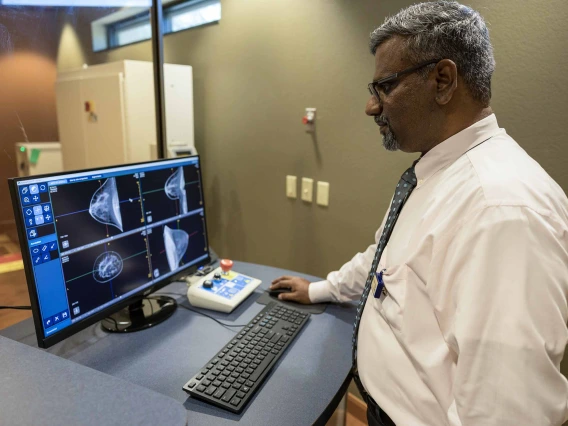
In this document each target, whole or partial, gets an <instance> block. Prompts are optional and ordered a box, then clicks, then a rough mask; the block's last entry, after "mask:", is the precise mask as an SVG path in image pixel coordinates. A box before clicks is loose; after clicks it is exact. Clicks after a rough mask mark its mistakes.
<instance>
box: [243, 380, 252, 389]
mask: <svg viewBox="0 0 568 426" xmlns="http://www.w3.org/2000/svg"><path fill="white" fill-rule="evenodd" d="M245 385H246V386H248V387H253V386H254V383H253V382H251V381H250V380H247V381H246V383H245Z"/></svg>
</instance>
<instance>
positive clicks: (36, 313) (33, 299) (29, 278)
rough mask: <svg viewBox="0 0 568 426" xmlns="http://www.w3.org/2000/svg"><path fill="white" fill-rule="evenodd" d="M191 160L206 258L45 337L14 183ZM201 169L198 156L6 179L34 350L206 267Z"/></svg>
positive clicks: (46, 345)
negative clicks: (198, 190)
mask: <svg viewBox="0 0 568 426" xmlns="http://www.w3.org/2000/svg"><path fill="white" fill-rule="evenodd" d="M191 158H197V160H198V163H199V169H200V174H201V197H202V200H203V211H204V214H203V220H204V223H205V243H206V244H207V258H206V259H203V260H202V261H200V262H197V263H195V264H193V265H191V266H188V267H186V268H182V269H180V271H179V272H177V273H176V274H174V275H171V276H169V277H167V278H164V279H163V280H161V281H159V282H157V283H155V284H153V285H151V286H150V287H146V288H144V290H141V291H139V292H137V293H135V294H133V295H131V296H128V297H127V298H125V299H124V300H122V301H120V302H118V303H116V304H114V305H111V306H109V307H107V308H105V309H103V310H101V311H99V312H96V313H95V314H93V315H91V316H89V317H87V318H85V319H83V320H81V321H79V322H77V323H75V324H71V325H69V326H68V327H65V328H64V329H62V330H61V331H60V332H58V333H55V334H53V335H50V336H45V334H44V329H43V320H42V316H41V309H40V305H39V299H38V295H37V288H36V285H35V276H34V273H33V265H32V260H31V254H30V250H29V246H28V239H27V234H26V232H25V230H26V226H25V223H24V220H23V214H22V206H21V203H20V199H19V189H18V182H20V181H24V180H31V179H43V178H48V177H52V176H62V175H68V174H73V173H83V172H91V171H93V172H96V171H100V170H105V169H111V168H116V167H130V166H132V167H135V166H143V165H146V164H159V163H163V162H167V161H179V160H184V159H191ZM203 181H204V179H203V165H202V164H201V157H200V156H199V154H195V155H188V156H184V157H176V158H164V159H160V160H152V161H143V162H139V163H129V164H118V165H112V166H105V167H97V168H93V169H81V170H70V171H64V172H57V173H47V174H42V175H33V176H22V177H14V178H9V179H8V186H9V189H10V197H11V199H12V208H13V210H14V218H15V220H16V229H17V232H18V238H19V240H20V249H21V251H22V261H23V263H24V272H25V275H26V282H27V285H28V293H29V296H30V305H31V307H32V317H33V320H34V326H35V331H36V337H37V343H38V346H39V347H40V348H49V347H50V346H53V345H55V344H56V343H59V342H61V341H62V340H65V339H67V338H68V337H70V336H72V335H74V334H76V333H78V332H79V331H81V330H84V329H86V328H87V327H89V326H91V325H93V324H95V323H97V322H99V321H101V320H102V319H104V318H106V317H108V316H109V315H111V314H113V313H115V312H118V311H120V310H121V309H123V308H125V307H127V306H128V305H130V304H132V303H133V302H136V301H138V300H140V299H142V298H144V297H146V296H148V295H149V294H151V293H153V292H155V291H157V290H160V289H161V288H164V287H165V286H167V285H168V284H170V283H172V282H174V281H176V280H178V279H179V278H181V277H183V276H186V275H189V274H191V273H193V272H195V271H196V270H197V269H198V268H199V267H201V266H204V265H207V264H209V263H211V249H210V247H209V231H208V228H207V214H205V210H206V204H205V190H204V189H205V188H204V187H203Z"/></svg>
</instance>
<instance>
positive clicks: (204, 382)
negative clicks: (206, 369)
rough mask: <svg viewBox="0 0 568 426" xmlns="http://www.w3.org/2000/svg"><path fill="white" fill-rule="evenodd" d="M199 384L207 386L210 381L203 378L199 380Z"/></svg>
mask: <svg viewBox="0 0 568 426" xmlns="http://www.w3.org/2000/svg"><path fill="white" fill-rule="evenodd" d="M201 384H202V385H203V386H209V385H210V384H211V382H210V381H209V380H208V379H205V380H203V381H202V382H201Z"/></svg>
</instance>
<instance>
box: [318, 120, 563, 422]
mask: <svg viewBox="0 0 568 426" xmlns="http://www.w3.org/2000/svg"><path fill="white" fill-rule="evenodd" d="M489 138H490V139H489ZM542 143H543V144H545V143H546V141H542ZM478 145H479V146H478ZM410 163H411V161H410V160H409V165H410ZM415 170H416V177H417V179H418V185H417V187H416V188H415V189H414V191H413V192H412V194H411V195H410V197H409V198H408V201H407V202H406V204H405V205H404V207H403V209H402V212H401V214H400V217H399V219H398V222H397V223H396V226H395V228H394V230H393V233H392V236H391V238H390V241H389V242H388V245H387V247H386V249H385V251H384V253H383V256H382V258H381V261H380V263H379V268H378V269H377V271H380V270H382V269H386V271H385V272H384V275H383V278H384V283H385V288H386V290H387V293H386V295H385V294H383V295H382V296H381V297H380V298H379V299H376V298H375V297H374V295H373V294H372V293H371V294H369V298H368V299H367V302H366V306H365V310H364V312H363V317H362V319H361V324H360V328H359V340H358V369H359V373H360V377H361V381H362V383H363V385H364V386H365V389H366V390H367V391H368V392H369V394H370V395H371V396H372V397H373V398H374V399H375V401H377V403H378V404H379V406H380V407H381V408H382V409H384V410H385V411H386V412H387V414H388V415H389V416H390V417H391V418H392V419H393V421H394V422H395V423H396V424H397V425H403V426H406V425H436V426H437V425H452V426H455V425H499V426H504V425H514V426H520V425H531V426H536V425H560V424H562V422H563V421H564V420H565V419H567V418H568V381H567V380H566V378H565V377H564V376H563V375H562V374H561V373H560V361H561V360H562V356H563V354H564V349H565V347H566V344H567V341H568V329H567V327H566V321H567V319H568V304H567V297H568V199H567V198H566V195H565V194H564V192H563V191H562V189H561V188H560V187H559V186H558V185H557V184H556V182H554V181H553V180H552V178H551V177H550V176H549V175H548V174H547V173H546V172H545V171H544V170H543V169H542V168H541V167H540V166H539V164H538V163H537V162H535V161H534V160H533V159H532V158H531V157H529V156H528V154H527V153H526V152H525V151H524V150H523V149H522V148H521V147H520V146H519V145H518V144H517V143H516V142H515V141H514V140H513V139H512V138H511V137H510V136H508V135H507V133H506V132H505V130H504V129H500V128H499V127H498V125H497V120H496V118H495V116H494V115H491V116H489V117H487V118H485V119H483V120H481V121H479V122H477V123H475V124H474V125H473V126H471V127H469V128H467V129H465V130H463V131H461V132H460V133H458V134H456V135H454V136H452V137H450V138H449V139H447V140H445V141H444V142H442V143H440V144H439V145H437V146H436V147H434V148H433V149H432V150H430V151H429V152H428V153H426V155H424V157H423V158H421V159H420V161H419V162H418V164H417V165H416V168H415ZM401 173H402V171H401ZM393 189H394V188H393ZM385 218H386V215H385ZM384 222H385V220H384V219H383V224H384ZM382 232H383V225H381V227H380V228H379V230H378V231H377V233H376V235H375V244H372V245H371V246H369V248H367V250H366V251H365V252H364V253H358V254H357V255H355V257H354V258H353V259H352V260H351V261H349V262H347V263H346V264H345V265H343V267H342V268H341V269H340V270H339V271H336V272H332V273H330V274H329V275H328V277H327V280H325V281H321V282H317V283H312V284H311V285H310V287H309V296H310V299H311V301H312V302H314V303H315V302H321V301H335V302H342V301H347V300H355V299H359V298H360V295H361V293H362V291H363V288H364V286H365V281H366V278H367V275H368V273H369V270H370V267H371V263H372V260H373V256H374V253H375V250H376V247H377V245H376V242H377V241H379V238H380V236H381V234H382Z"/></svg>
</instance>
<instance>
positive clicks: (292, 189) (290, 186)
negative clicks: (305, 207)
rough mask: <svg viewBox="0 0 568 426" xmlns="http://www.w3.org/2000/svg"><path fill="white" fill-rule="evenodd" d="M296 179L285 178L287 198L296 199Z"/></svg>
mask: <svg viewBox="0 0 568 426" xmlns="http://www.w3.org/2000/svg"><path fill="white" fill-rule="evenodd" d="M297 187H298V179H297V178H296V176H290V175H288V176H286V196H287V197H288V198H298V190H297V189H296V188H297Z"/></svg>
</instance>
